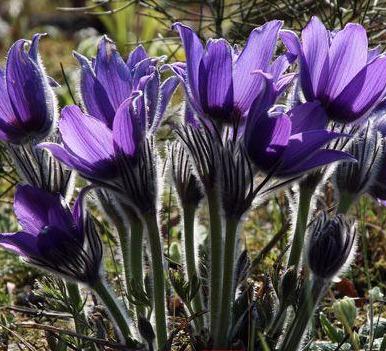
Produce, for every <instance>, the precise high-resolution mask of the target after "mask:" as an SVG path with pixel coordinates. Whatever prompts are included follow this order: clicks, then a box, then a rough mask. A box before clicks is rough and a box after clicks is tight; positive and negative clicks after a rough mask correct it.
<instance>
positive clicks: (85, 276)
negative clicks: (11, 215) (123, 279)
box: [0, 185, 102, 285]
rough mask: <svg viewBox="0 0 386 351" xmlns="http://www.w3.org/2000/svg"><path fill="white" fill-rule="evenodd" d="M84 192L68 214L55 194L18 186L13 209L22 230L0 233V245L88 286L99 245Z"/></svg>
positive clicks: (98, 259)
mask: <svg viewBox="0 0 386 351" xmlns="http://www.w3.org/2000/svg"><path fill="white" fill-rule="evenodd" d="M87 190H88V188H85V189H83V190H82V192H81V193H80V194H79V197H78V199H77V201H76V203H75V205H74V207H73V210H72V212H71V210H70V209H69V208H68V206H67V205H66V204H65V203H64V199H63V198H62V197H61V196H60V195H59V194H52V193H49V192H46V191H43V190H40V189H38V188H34V187H31V186H29V185H23V186H19V187H18V188H17V190H16V194H15V202H14V210H15V213H16V216H17V219H18V221H19V223H20V225H21V227H22V230H21V231H19V232H17V233H13V234H0V245H1V246H3V247H4V248H6V249H7V250H10V251H12V252H15V253H16V254H18V255H20V256H21V257H23V258H24V259H26V260H27V261H29V262H30V263H32V264H35V265H37V266H39V267H42V268H44V269H46V270H50V271H53V272H55V273H58V274H61V275H63V276H64V277H66V278H70V279H74V280H77V281H80V282H83V283H87V284H90V285H92V284H93V283H94V282H96V281H97V279H98V277H99V270H100V264H101V260H102V246H101V242H100V239H99V237H98V234H97V233H96V231H95V228H94V225H93V222H92V221H91V219H90V217H88V216H86V215H85V213H84V210H83V198H84V195H85V193H86V191H87Z"/></svg>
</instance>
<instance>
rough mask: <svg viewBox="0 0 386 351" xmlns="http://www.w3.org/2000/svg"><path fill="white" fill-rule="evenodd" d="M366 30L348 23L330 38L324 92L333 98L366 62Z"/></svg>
mask: <svg viewBox="0 0 386 351" xmlns="http://www.w3.org/2000/svg"><path fill="white" fill-rule="evenodd" d="M367 47H368V42H367V35H366V30H365V29H364V28H363V27H362V26H361V25H359V24H354V23H349V24H347V25H346V27H345V28H344V29H343V30H341V31H339V32H338V33H337V34H336V35H335V37H334V39H333V40H332V43H331V47H330V52H329V55H330V56H329V57H330V66H329V75H328V76H329V82H328V84H327V90H326V94H327V96H328V98H329V100H330V101H331V100H333V99H335V98H336V97H337V96H338V95H339V94H340V93H341V92H342V90H343V89H344V88H345V87H346V86H347V85H348V84H349V83H350V81H351V80H352V79H353V78H354V77H355V76H356V75H357V74H358V73H359V71H360V70H361V69H362V68H363V67H364V66H365V65H366V63H367Z"/></svg>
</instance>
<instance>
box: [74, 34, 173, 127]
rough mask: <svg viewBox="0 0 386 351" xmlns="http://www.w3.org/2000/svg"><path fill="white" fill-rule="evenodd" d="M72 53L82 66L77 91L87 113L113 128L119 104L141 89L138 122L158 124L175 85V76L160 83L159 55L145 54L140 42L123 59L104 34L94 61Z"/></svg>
mask: <svg viewBox="0 0 386 351" xmlns="http://www.w3.org/2000/svg"><path fill="white" fill-rule="evenodd" d="M74 55H75V57H76V59H77V60H78V61H79V63H80V65H81V81H80V91H81V95H82V100H83V104H84V106H85V108H86V110H87V112H88V113H89V114H90V115H92V116H94V117H95V118H97V119H99V120H101V121H102V122H103V123H105V124H106V125H107V126H108V127H109V128H112V125H113V121H114V116H115V114H116V112H117V110H118V109H119V107H120V105H121V104H122V103H123V102H124V101H125V100H126V99H128V98H129V97H131V96H132V95H133V94H137V92H138V91H143V94H142V95H141V96H140V97H139V99H138V101H136V104H137V106H136V109H137V110H138V114H140V115H141V117H140V122H141V123H144V124H145V121H147V127H149V128H153V129H154V128H156V127H157V126H158V124H159V122H160V119H161V117H162V115H163V114H164V112H165V109H166V105H167V103H168V101H169V99H170V97H171V96H172V94H173V92H174V90H175V89H176V87H177V84H178V79H177V78H176V77H170V78H169V79H167V80H165V82H164V83H163V84H162V85H161V83H160V77H159V73H158V71H157V68H156V64H157V62H158V61H159V58H153V57H148V55H147V53H146V51H145V49H144V48H143V47H142V46H141V45H140V46H138V47H137V48H135V49H134V50H133V51H132V52H131V53H130V55H129V58H128V60H127V62H124V60H123V59H122V57H121V55H120V54H119V52H118V50H117V48H116V46H115V44H114V43H113V42H112V41H111V40H110V39H109V38H107V37H106V36H104V37H103V38H102V39H101V40H100V42H99V45H98V51H97V56H96V59H95V60H94V61H92V62H90V61H89V60H88V59H87V58H86V57H84V56H82V55H81V54H79V53H76V52H75V53H74Z"/></svg>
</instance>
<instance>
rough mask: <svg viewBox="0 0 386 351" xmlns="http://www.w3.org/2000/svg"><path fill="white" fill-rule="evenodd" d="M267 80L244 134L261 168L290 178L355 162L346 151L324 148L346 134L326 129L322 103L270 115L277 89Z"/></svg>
mask: <svg viewBox="0 0 386 351" xmlns="http://www.w3.org/2000/svg"><path fill="white" fill-rule="evenodd" d="M265 79H266V86H267V87H266V89H265V94H264V95H261V96H260V97H259V98H257V99H256V100H255V101H254V102H253V104H252V106H251V109H250V111H249V114H248V118H247V123H246V127H245V131H244V135H243V137H244V143H245V147H246V150H247V153H248V155H249V157H250V158H251V160H252V161H253V163H254V164H255V165H256V166H257V168H258V169H260V170H262V171H264V172H270V171H274V174H275V176H277V177H291V176H294V175H299V174H302V173H304V172H306V171H309V170H311V169H313V168H316V167H320V166H323V165H326V164H329V163H331V162H334V161H338V160H353V158H352V157H351V156H350V155H349V154H347V153H345V152H342V151H337V150H329V149H321V147H323V146H324V145H326V144H327V143H328V142H330V141H331V140H333V139H336V138H339V137H342V136H345V135H343V134H339V133H334V132H330V131H327V130H325V129H323V128H324V126H325V124H326V121H327V116H326V113H325V111H324V109H323V108H322V107H321V106H320V104H319V103H317V102H308V103H305V104H301V105H298V106H296V107H295V108H293V109H292V110H290V111H288V112H287V113H283V112H281V111H280V112H276V113H274V112H271V113H269V112H268V109H269V108H270V107H271V105H272V100H273V99H274V97H273V96H274V94H273V93H272V91H273V89H274V86H273V81H272V78H271V77H269V76H268V77H266V78H265Z"/></svg>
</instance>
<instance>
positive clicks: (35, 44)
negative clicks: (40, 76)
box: [28, 33, 47, 63]
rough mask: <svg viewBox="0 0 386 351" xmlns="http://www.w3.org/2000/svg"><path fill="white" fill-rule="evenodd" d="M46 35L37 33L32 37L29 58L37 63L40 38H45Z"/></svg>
mask: <svg viewBox="0 0 386 351" xmlns="http://www.w3.org/2000/svg"><path fill="white" fill-rule="evenodd" d="M46 35H47V33H37V34H35V35H34V36H33V37H32V41H31V46H30V49H29V52H28V54H29V56H30V57H31V58H32V59H33V60H34V61H35V62H36V63H37V62H38V57H39V41H40V39H41V37H44V36H46Z"/></svg>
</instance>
